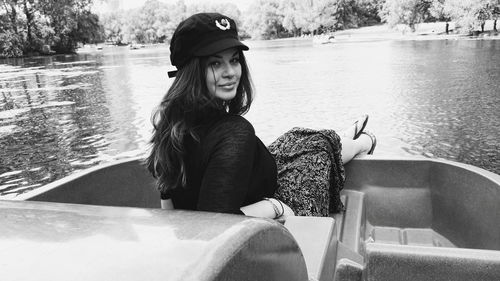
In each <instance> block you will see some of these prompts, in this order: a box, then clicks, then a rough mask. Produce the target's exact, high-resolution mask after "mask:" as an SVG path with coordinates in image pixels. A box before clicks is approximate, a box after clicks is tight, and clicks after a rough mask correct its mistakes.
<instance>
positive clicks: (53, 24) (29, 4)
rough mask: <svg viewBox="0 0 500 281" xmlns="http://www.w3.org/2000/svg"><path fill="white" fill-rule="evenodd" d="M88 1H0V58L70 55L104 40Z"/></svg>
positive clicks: (101, 27)
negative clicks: (80, 44)
mask: <svg viewBox="0 0 500 281" xmlns="http://www.w3.org/2000/svg"><path fill="white" fill-rule="evenodd" d="M91 6H92V0H62V1H52V0H0V57H19V56H24V55H30V54H38V53H40V52H45V53H50V52H51V50H49V49H47V47H44V46H51V47H52V48H53V51H55V52H57V53H68V52H73V51H74V50H75V49H76V46H77V43H78V42H82V43H89V42H93V41H102V40H104V37H103V36H104V28H103V26H102V25H101V24H100V21H99V17H98V16H97V15H96V14H94V13H92V12H91Z"/></svg>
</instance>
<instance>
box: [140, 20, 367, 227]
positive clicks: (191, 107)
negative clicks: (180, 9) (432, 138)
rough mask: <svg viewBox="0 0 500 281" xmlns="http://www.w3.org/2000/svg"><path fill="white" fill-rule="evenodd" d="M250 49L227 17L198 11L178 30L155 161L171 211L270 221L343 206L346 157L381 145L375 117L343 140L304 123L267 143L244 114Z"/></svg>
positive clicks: (156, 121)
mask: <svg viewBox="0 0 500 281" xmlns="http://www.w3.org/2000/svg"><path fill="white" fill-rule="evenodd" d="M247 50H248V47H247V46H246V45H244V44H243V43H242V42H240V40H239V38H238V33H237V29H236V24H235V22H234V21H233V20H232V19H230V18H229V17H227V16H224V15H221V14H217V13H201V14H195V15H193V16H191V17H189V18H188V19H186V20H184V21H183V22H181V23H180V24H179V26H178V27H177V29H176V30H175V32H174V35H173V37H172V40H171V43H170V52H171V54H170V60H171V63H172V65H174V66H176V67H177V71H173V72H169V76H170V77H173V76H175V80H174V81H173V83H172V86H171V87H170V89H169V90H168V92H167V93H166V94H165V96H164V97H163V99H162V101H161V103H160V105H159V107H158V109H157V110H156V111H155V112H154V115H153V118H152V120H153V125H154V131H153V137H152V140H151V143H152V148H151V153H150V155H149V157H148V158H147V161H146V162H147V166H148V169H149V171H150V172H151V173H152V175H153V176H154V177H155V178H156V179H157V183H158V187H159V189H160V191H161V199H162V207H163V208H165V209H172V208H175V209H188V210H200V211H211V212H224V213H235V214H244V215H248V216H256V217H267V218H278V217H280V218H286V216H290V215H294V214H298V215H315V216H325V215H326V216H327V215H328V214H329V213H330V212H336V211H340V210H342V203H341V202H340V197H339V195H338V192H339V191H340V189H341V188H342V187H343V182H344V169H343V163H345V162H347V161H349V160H350V159H352V157H354V156H355V155H357V154H359V153H366V152H369V153H370V154H371V153H372V152H373V149H374V148H375V143H376V141H375V137H374V136H373V135H371V134H368V133H366V132H364V128H365V126H366V123H367V121H368V116H366V115H365V116H363V117H362V118H360V119H359V120H358V121H356V122H355V124H354V125H353V126H351V127H350V128H348V129H347V130H345V131H344V132H343V133H342V134H341V136H339V135H337V134H336V133H335V131H333V130H322V131H314V130H309V129H300V128H294V129H292V130H291V131H289V132H287V133H285V134H284V135H283V136H281V137H280V138H278V140H276V141H275V142H274V143H273V144H271V145H270V146H269V148H267V147H266V146H265V145H264V144H263V143H262V141H261V140H260V139H259V138H258V137H257V136H256V135H255V131H254V129H253V126H252V125H251V124H250V123H249V122H248V121H247V120H246V119H245V118H243V117H242V115H243V114H245V113H246V112H247V111H248V110H249V109H250V105H251V103H252V98H253V90H252V84H251V80H250V73H249V70H248V66H247V64H246V60H245V56H244V54H243V51H247ZM341 151H342V153H341Z"/></svg>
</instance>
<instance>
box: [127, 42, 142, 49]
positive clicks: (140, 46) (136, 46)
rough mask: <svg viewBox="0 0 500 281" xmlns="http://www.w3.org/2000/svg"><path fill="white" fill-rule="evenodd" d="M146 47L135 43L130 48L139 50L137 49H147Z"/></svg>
mask: <svg viewBox="0 0 500 281" xmlns="http://www.w3.org/2000/svg"><path fill="white" fill-rule="evenodd" d="M145 47H146V46H145V45H144V44H135V43H132V44H130V46H129V48H130V50H137V49H140V48H145Z"/></svg>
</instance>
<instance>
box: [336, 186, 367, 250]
mask: <svg viewBox="0 0 500 281" xmlns="http://www.w3.org/2000/svg"><path fill="white" fill-rule="evenodd" d="M364 197H365V194H364V193H363V192H359V191H355V190H344V191H342V195H341V198H340V199H341V200H342V203H344V206H345V211H344V212H342V213H339V214H332V216H333V217H334V218H335V220H336V221H338V229H337V235H338V237H339V241H341V242H342V244H343V245H344V246H345V247H347V248H348V249H350V250H352V251H353V252H355V253H358V254H360V255H362V252H361V245H362V240H363V239H364V237H363V236H362V233H364V219H365V204H364Z"/></svg>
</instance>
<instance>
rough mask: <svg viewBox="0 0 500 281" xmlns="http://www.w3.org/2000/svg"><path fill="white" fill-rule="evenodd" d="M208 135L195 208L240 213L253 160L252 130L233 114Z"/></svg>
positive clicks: (247, 123) (245, 122)
mask: <svg viewBox="0 0 500 281" xmlns="http://www.w3.org/2000/svg"><path fill="white" fill-rule="evenodd" d="M208 136H209V144H210V145H209V154H208V159H207V160H206V163H207V164H206V169H205V172H204V175H203V178H202V182H201V187H200V194H199V199H198V206H197V209H198V210H200V211H210V212H222V213H235V214H242V212H241V211H240V207H241V206H242V205H243V203H244V201H245V197H246V194H247V192H248V188H249V186H250V177H251V174H252V167H253V162H254V154H255V144H256V136H255V131H254V129H253V127H252V125H251V124H250V123H249V122H248V121H246V120H245V119H244V118H243V117H239V116H233V117H231V118H229V120H225V121H223V122H222V123H221V124H218V125H216V126H215V127H214V129H213V130H212V131H211V132H210V134H209V135H208Z"/></svg>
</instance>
